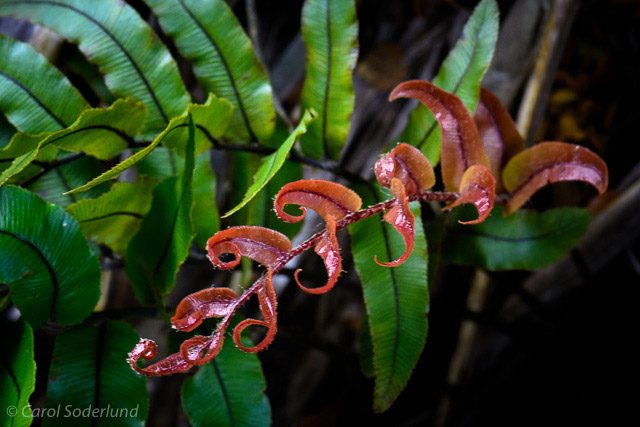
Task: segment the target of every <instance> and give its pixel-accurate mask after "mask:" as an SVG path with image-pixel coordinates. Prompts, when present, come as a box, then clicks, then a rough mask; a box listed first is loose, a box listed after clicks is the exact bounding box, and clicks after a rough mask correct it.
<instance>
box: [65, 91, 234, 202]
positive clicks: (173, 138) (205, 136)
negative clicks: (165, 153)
mask: <svg viewBox="0 0 640 427" xmlns="http://www.w3.org/2000/svg"><path fill="white" fill-rule="evenodd" d="M230 115H231V105H230V104H229V102H228V101H227V100H225V99H222V98H216V97H215V96H214V95H211V94H210V95H209V98H208V99H207V102H205V103H204V104H202V105H199V104H190V105H189V108H188V110H187V112H186V113H184V114H182V115H180V116H178V117H175V118H173V119H171V122H170V123H169V124H168V125H167V127H166V128H165V130H163V131H162V132H161V133H160V134H159V135H158V136H156V137H155V138H154V140H153V141H152V142H151V144H149V145H148V146H146V147H144V148H143V149H141V150H140V151H138V152H137V153H135V154H134V155H132V156H131V157H129V158H127V159H126V160H123V161H122V162H120V163H118V164H117V165H116V166H114V167H113V168H111V169H109V170H108V171H107V172H105V173H103V174H102V175H100V176H98V177H96V178H94V179H92V180H91V181H89V182H87V183H86V184H84V185H81V186H80V187H76V188H74V189H73V190H71V191H69V192H68V194H73V193H79V192H82V191H86V190H88V189H90V188H93V187H95V186H96V185H98V184H101V183H103V182H106V181H109V180H111V179H114V178H116V177H117V176H118V175H120V174H121V173H122V172H124V171H125V170H127V169H128V168H130V167H131V166H133V165H135V164H136V163H138V162H139V161H140V160H142V159H143V158H145V157H146V156H147V155H149V153H151V152H152V151H153V150H154V149H155V148H156V147H157V146H158V145H159V144H160V143H161V142H164V143H166V144H167V146H168V147H173V148H176V150H177V151H181V149H183V148H182V147H184V144H183V142H182V141H186V140H187V133H188V131H187V130H188V122H189V117H192V118H193V122H194V126H195V127H196V128H197V129H198V130H199V132H198V133H197V136H194V139H195V142H194V143H195V144H196V148H195V149H196V151H197V152H202V151H204V150H205V149H206V147H207V144H209V138H219V137H220V136H221V135H222V133H223V132H224V130H225V128H226V126H227V124H228V121H229V116H230Z"/></svg>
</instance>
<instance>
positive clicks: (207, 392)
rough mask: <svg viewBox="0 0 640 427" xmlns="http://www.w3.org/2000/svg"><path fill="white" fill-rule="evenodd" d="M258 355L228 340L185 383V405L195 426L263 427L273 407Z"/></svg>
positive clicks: (182, 394)
mask: <svg viewBox="0 0 640 427" xmlns="http://www.w3.org/2000/svg"><path fill="white" fill-rule="evenodd" d="M265 388H266V383H265V379H264V376H263V374H262V369H261V367H260V360H259V359H258V356H257V355H255V354H251V353H244V352H241V351H239V350H238V349H237V348H235V347H234V345H233V344H232V343H231V342H229V341H227V342H226V343H225V344H224V346H223V348H222V350H221V351H220V353H219V354H218V355H217V356H216V358H215V359H213V360H212V361H211V363H208V364H207V365H204V366H203V367H201V368H200V370H199V371H198V372H197V373H196V374H195V375H194V376H193V377H190V378H187V379H186V380H185V382H184V384H183V386H182V392H181V397H182V405H183V407H184V410H185V412H186V413H187V416H188V417H189V421H190V422H191V424H192V425H193V426H194V427H205V426H212V427H213V426H215V427H223V426H235V427H261V426H269V425H270V424H271V407H270V406H269V400H268V399H267V396H266V395H265V394H264V391H265Z"/></svg>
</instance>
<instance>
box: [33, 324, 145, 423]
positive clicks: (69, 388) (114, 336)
mask: <svg viewBox="0 0 640 427" xmlns="http://www.w3.org/2000/svg"><path fill="white" fill-rule="evenodd" d="M139 339H140V337H139V336H138V334H137V333H136V331H135V330H134V329H133V328H132V327H131V326H129V325H128V324H126V323H124V322H114V321H110V322H106V323H102V324H100V325H99V326H98V327H83V328H77V329H73V330H71V331H68V332H65V333H63V334H60V335H58V337H57V338H56V343H55V346H54V348H53V357H52V359H51V368H50V371H49V385H48V387H47V403H46V407H47V408H58V407H60V408H61V409H60V413H59V415H58V416H56V417H44V418H43V420H42V421H43V423H42V424H43V425H44V426H69V425H71V426H96V425H97V426H141V425H143V424H144V420H145V419H146V417H147V411H148V409H147V407H148V402H147V390H146V378H144V377H142V376H140V375H137V374H136V373H135V372H133V371H132V370H131V368H130V367H129V365H128V364H127V354H128V352H129V351H130V350H131V349H132V348H133V347H134V346H135V345H136V343H137V342H138V340H139ZM83 410H84V413H83V412H82V411H83ZM91 411H95V412H93V414H96V415H93V416H92V414H91ZM101 411H102V413H101ZM74 414H78V415H76V416H73V415H74ZM65 415H68V416H65Z"/></svg>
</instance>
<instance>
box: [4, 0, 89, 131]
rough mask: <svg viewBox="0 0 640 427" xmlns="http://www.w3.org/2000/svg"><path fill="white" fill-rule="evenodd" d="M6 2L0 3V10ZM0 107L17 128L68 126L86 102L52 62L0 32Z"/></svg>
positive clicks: (28, 129)
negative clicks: (0, 59)
mask: <svg viewBox="0 0 640 427" xmlns="http://www.w3.org/2000/svg"><path fill="white" fill-rule="evenodd" d="M5 4H6V2H2V3H0V14H2V13H3V11H4V9H5V7H4V5H5ZM0 58H2V61H0V93H1V94H2V96H0V111H1V112H3V113H5V114H6V115H7V118H8V119H9V122H10V123H11V124H12V125H13V126H14V127H15V128H16V129H18V130H19V131H22V132H30V133H40V132H53V131H57V130H60V129H64V128H66V127H68V126H69V125H70V124H71V123H73V121H74V120H75V119H76V118H77V117H78V116H79V115H80V112H81V111H82V110H84V109H85V108H87V107H88V106H89V105H88V104H87V102H86V101H85V100H84V98H83V97H82V95H80V92H78V91H77V90H76V89H75V88H74V87H73V86H72V85H71V83H70V82H69V80H67V78H66V77H65V76H64V75H63V74H62V73H61V72H60V71H58V70H57V69H56V68H55V67H54V66H52V65H51V64H49V63H48V62H47V60H46V59H45V58H44V56H42V55H41V54H40V53H38V52H37V51H36V50H35V49H34V48H33V47H31V46H30V45H28V44H26V43H22V42H19V41H16V40H12V39H9V38H7V37H4V36H2V35H0Z"/></svg>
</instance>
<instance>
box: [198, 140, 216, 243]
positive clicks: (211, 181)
mask: <svg viewBox="0 0 640 427" xmlns="http://www.w3.org/2000/svg"><path fill="white" fill-rule="evenodd" d="M210 155H211V153H210V152H208V151H207V152H205V153H202V154H201V155H199V156H198V157H197V158H196V165H195V169H194V170H193V210H192V211H191V218H192V221H193V231H194V233H195V235H196V236H195V241H196V244H197V245H198V246H199V247H200V248H204V247H205V246H206V244H207V240H208V239H209V237H211V236H213V235H214V234H215V233H216V232H218V231H219V230H220V214H219V213H218V204H217V202H216V175H215V174H214V173H213V169H211V160H210Z"/></svg>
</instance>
